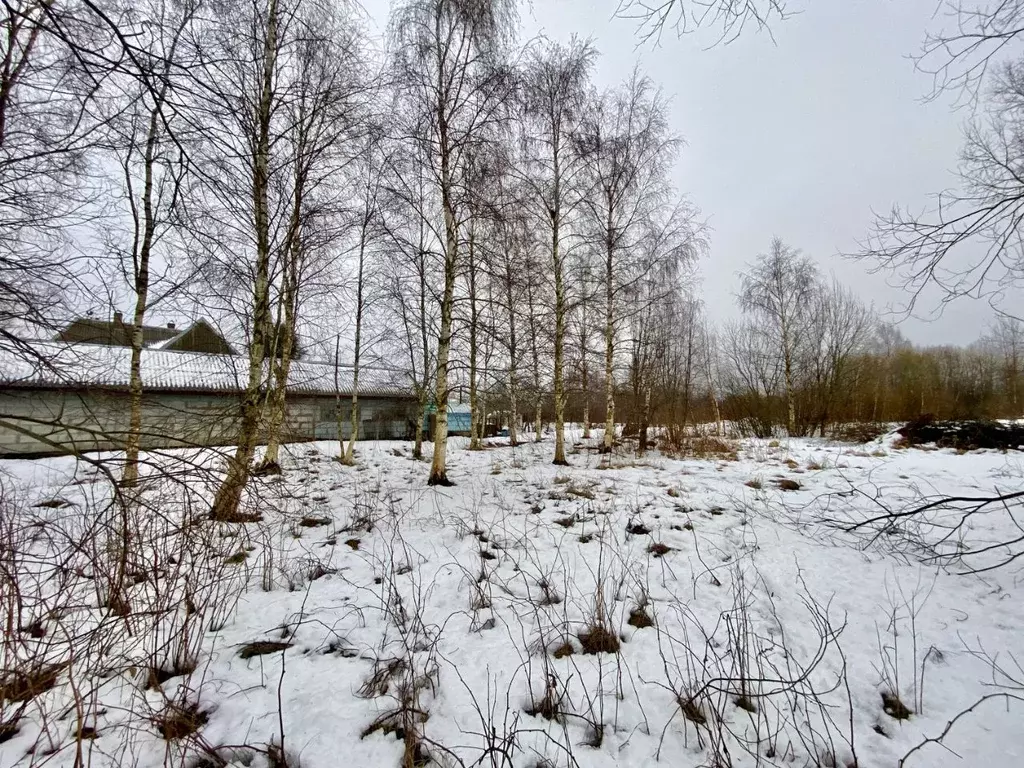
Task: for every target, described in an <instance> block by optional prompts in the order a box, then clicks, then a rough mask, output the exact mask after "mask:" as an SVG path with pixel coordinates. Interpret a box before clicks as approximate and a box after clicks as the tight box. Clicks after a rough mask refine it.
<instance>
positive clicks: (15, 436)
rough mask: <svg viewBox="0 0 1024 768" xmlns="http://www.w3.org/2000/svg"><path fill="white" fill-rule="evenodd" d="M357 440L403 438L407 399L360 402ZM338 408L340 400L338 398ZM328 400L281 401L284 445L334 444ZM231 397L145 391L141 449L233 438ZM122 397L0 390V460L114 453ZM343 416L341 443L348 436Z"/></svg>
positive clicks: (121, 432)
mask: <svg viewBox="0 0 1024 768" xmlns="http://www.w3.org/2000/svg"><path fill="white" fill-rule="evenodd" d="M360 402H361V406H362V407H361V408H360V416H361V420H362V422H361V430H360V431H361V435H360V437H361V438H363V437H369V438H379V439H388V438H402V437H405V436H406V432H407V421H406V415H405V414H406V412H407V411H408V410H409V408H410V407H413V408H414V406H410V405H409V404H408V403H407V401H403V400H399V399H395V400H388V399H372V398H368V399H366V401H365V402H364V401H362V400H361V401H360ZM342 405H343V407H347V403H346V402H345V401H344V400H342ZM335 414H336V404H335V399H334V398H333V397H312V396H303V397H296V398H289V400H288V402H287V410H286V418H285V424H284V427H283V430H282V431H283V439H284V440H285V441H286V442H298V441H303V440H313V439H329V440H331V439H337V418H336V415H335ZM239 415H240V400H239V396H238V394H237V393H225V394H190V393H149V394H147V395H146V396H145V400H144V403H143V413H142V424H143V434H142V447H143V448H144V449H145V448H175V447H186V446H215V445H230V444H232V443H233V442H234V441H235V439H236V436H237V434H238V422H239ZM128 422H129V400H128V395H127V393H126V392H115V391H105V390H82V391H77V390H13V389H10V390H0V456H15V455H33V454H35V455H40V454H57V453H65V452H68V451H72V452H83V451H95V450H120V449H121V448H123V446H124V440H125V436H126V435H127V432H128ZM348 432H349V429H348V418H347V412H346V419H345V422H344V425H343V432H342V435H343V439H347V438H348Z"/></svg>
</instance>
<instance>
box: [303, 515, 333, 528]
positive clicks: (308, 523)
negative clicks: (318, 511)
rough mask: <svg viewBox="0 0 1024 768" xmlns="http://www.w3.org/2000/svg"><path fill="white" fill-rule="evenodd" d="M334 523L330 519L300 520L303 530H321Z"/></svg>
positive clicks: (312, 518) (308, 518) (306, 518)
mask: <svg viewBox="0 0 1024 768" xmlns="http://www.w3.org/2000/svg"><path fill="white" fill-rule="evenodd" d="M333 522H334V521H333V520H331V518H329V517H304V518H302V519H301V520H299V525H301V526H302V527H303V528H319V527H320V526H323V525H330V524H331V523H333Z"/></svg>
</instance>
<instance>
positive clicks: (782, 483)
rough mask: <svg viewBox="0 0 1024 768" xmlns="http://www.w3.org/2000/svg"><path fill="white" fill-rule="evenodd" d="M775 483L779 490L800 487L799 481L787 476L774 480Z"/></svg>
mask: <svg viewBox="0 0 1024 768" xmlns="http://www.w3.org/2000/svg"><path fill="white" fill-rule="evenodd" d="M775 485H776V486H778V488H779V490H780V491H799V490H800V487H801V486H800V483H798V482H797V481H796V480H792V479H791V478H788V477H780V478H779V479H778V480H776V481H775Z"/></svg>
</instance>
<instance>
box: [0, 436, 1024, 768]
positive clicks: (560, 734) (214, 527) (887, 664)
mask: <svg viewBox="0 0 1024 768" xmlns="http://www.w3.org/2000/svg"><path fill="white" fill-rule="evenodd" d="M426 448H427V450H428V451H429V444H428V445H427V446H426ZM465 448H466V444H465V442H464V441H462V440H460V439H455V440H453V441H452V443H451V444H450V445H449V451H450V453H449V475H450V477H451V479H452V480H453V481H454V482H455V483H456V485H455V486H454V487H452V488H443V489H428V488H425V487H424V480H425V478H426V475H427V471H428V465H427V464H426V463H424V462H417V461H413V460H412V459H411V457H410V454H411V445H410V444H407V443H396V442H381V443H363V444H360V445H359V446H358V451H357V457H358V463H357V466H354V467H345V466H342V465H340V464H338V463H336V462H334V461H332V458H331V457H332V456H333V455H334V454H335V453H336V451H337V444H336V443H334V444H331V443H316V444H301V445H293V446H290V447H289V451H288V453H287V455H286V456H285V461H284V462H283V465H284V470H285V471H284V475H283V477H281V478H275V477H271V478H261V479H259V480H258V481H257V483H256V486H255V488H254V492H253V494H251V496H250V498H249V499H248V507H247V510H248V511H249V512H251V513H252V514H253V516H254V518H256V517H259V518H260V519H259V520H255V519H254V520H253V521H252V522H248V523H234V524H220V523H214V522H212V521H209V520H207V519H205V518H204V516H203V513H204V512H205V510H204V508H203V503H204V501H203V500H204V498H208V494H209V490H210V488H212V487H213V486H212V483H213V481H214V480H215V478H214V477H212V476H210V475H208V474H207V469H206V468H208V467H211V466H216V464H215V457H214V455H213V454H212V453H211V452H204V453H193V454H187V453H185V452H177V453H173V454H167V455H164V456H160V457H155V456H154V457H151V460H152V462H153V463H154V464H159V465H160V467H161V469H162V470H163V472H162V476H161V477H160V478H159V479H156V478H155V477H151V480H150V482H149V484H148V485H147V486H146V489H145V491H144V498H143V501H142V508H143V510H145V512H143V513H139V514H137V515H136V516H135V518H133V519H132V520H131V521H130V525H129V527H130V536H131V539H132V541H133V542H134V546H135V551H136V552H138V553H140V554H137V555H135V556H133V557H132V561H131V562H129V563H125V564H123V568H124V570H125V571H126V573H127V574H128V577H129V584H130V586H129V587H128V588H127V592H126V593H125V594H126V597H125V598H124V601H126V602H127V606H122V607H121V609H120V610H118V605H120V604H118V605H111V600H110V599H109V594H110V590H111V587H110V584H111V582H112V581H113V580H114V579H115V575H114V572H115V571H116V570H117V567H118V566H117V563H118V561H119V560H118V557H117V556H116V555H115V554H113V553H115V552H117V551H119V550H117V543H118V535H119V534H118V531H120V530H122V529H121V528H120V527H119V525H120V522H123V520H122V519H121V518H120V517H119V516H118V515H119V513H115V512H113V511H112V510H113V509H114V508H112V507H110V506H109V504H108V500H109V499H110V497H111V485H110V484H109V482H108V481H107V479H106V478H105V476H104V475H103V473H102V467H98V466H94V465H92V464H90V463H87V462H78V463H76V462H75V461H74V460H72V459H45V460H36V461H4V462H0V475H2V478H3V479H2V485H3V502H4V506H3V520H2V524H3V530H2V531H0V534H2V542H0V545H2V546H3V547H4V552H3V567H4V569H5V572H4V573H3V574H0V578H2V579H3V581H2V582H0V588H2V589H3V590H4V591H5V594H3V595H0V602H2V604H3V605H2V610H3V617H4V620H5V621H6V622H7V623H6V626H5V640H4V647H3V654H4V655H3V663H4V669H5V670H11V669H12V668H15V667H16V668H17V669H18V670H19V672H18V673H17V674H14V673H11V672H8V674H6V676H5V677H4V678H3V679H0V698H2V699H3V701H2V703H0V742H2V743H0V766H3V767H4V768H6V767H7V766H29V765H53V766H72V765H93V766H127V765H131V766H139V767H140V768H143V767H148V766H158V765H182V766H189V767H190V768H191V767H194V766H195V767H197V766H215V765H245V766H268V765H275V766H280V765H289V766H292V768H296V767H297V766H302V768H333V767H334V766H345V765H352V766H358V768H378V767H379V768H393V767H394V766H399V765H401V766H412V765H429V764H436V765H453V766H456V765H465V766H470V765H480V766H517V767H519V766H522V767H524V768H527V767H528V768H534V767H535V766H584V767H587V766H595V767H600V766H630V767H632V766H638V767H639V766H648V765H654V764H665V765H671V766H681V767H682V768H689V767H690V766H729V765H733V766H761V765H764V766H767V765H779V766H843V767H844V768H849V767H850V766H854V765H856V766H859V767H860V768H872V767H873V766H897V765H900V764H901V763H900V761H901V759H902V758H904V756H906V755H908V753H911V754H909V756H908V757H907V759H906V761H905V763H903V764H905V765H907V766H919V767H920V768H933V767H936V766H993V767H995V766H1014V765H1024V727H1022V725H1024V671H1022V669H1021V667H1020V666H1018V662H1019V663H1021V664H1024V589H1022V585H1021V583H1020V582H1021V574H1020V565H1019V564H1018V562H1017V561H1014V560H1013V559H1012V558H1013V556H1014V555H1015V553H1016V552H1018V551H1020V547H1019V545H1015V544H1012V543H1007V542H1013V541H1014V540H1016V539H1020V538H1021V537H1022V535H1024V534H1022V530H1024V529H1021V528H1018V527H1017V524H1016V522H1015V521H1014V510H1015V507H1014V505H1013V504H1012V503H1008V504H995V505H987V506H984V507H982V508H981V509H980V511H979V512H978V513H976V514H974V515H970V516H968V517H967V518H966V520H965V521H964V516H963V513H962V512H957V511H955V510H952V509H949V508H948V506H938V507H935V508H932V509H929V510H926V511H924V512H922V513H921V514H919V515H915V516H913V517H907V518H898V519H893V518H891V517H890V516H889V515H890V513H898V512H900V511H903V510H906V509H909V508H912V507H915V506H922V505H924V504H926V503H927V502H928V501H929V500H930V499H932V498H935V497H938V496H944V495H956V496H963V497H981V496H986V495H992V494H995V493H1006V492H1009V491H1017V490H1020V489H1021V483H1022V477H1024V474H1022V455H1021V454H1013V453H1011V454H1001V453H995V452H979V453H971V454H963V455H958V454H956V453H955V452H953V451H946V450H919V449H909V450H906V449H899V448H896V447H894V446H893V444H892V440H891V438H883V439H881V440H879V441H877V442H875V443H871V444H868V445H850V444H838V443H827V442H824V441H817V440H788V441H786V440H783V441H781V442H775V441H772V442H768V441H759V440H744V441H738V442H734V443H732V444H729V445H714V444H713V443H712V444H711V445H701V446H698V450H697V453H699V454H700V455H699V456H689V457H680V458H670V457H668V456H665V455H662V454H660V453H658V452H650V453H649V454H648V455H647V456H645V457H643V458H636V457H635V456H634V455H632V454H630V453H628V452H626V451H625V449H623V453H622V454H621V455H620V454H616V455H615V456H614V457H613V458H612V459H611V461H610V463H608V462H607V461H604V462H603V461H602V457H600V456H599V455H598V454H597V453H595V452H594V451H592V450H590V449H589V448H588V447H585V446H577V448H576V450H574V451H573V453H572V454H571V455H570V457H569V458H570V461H571V462H572V466H571V467H568V468H565V467H554V466H551V465H550V463H549V461H550V456H551V453H552V446H551V444H550V443H549V442H544V443H541V444H527V445H522V446H519V447H517V448H514V449H513V448H511V447H509V446H507V445H494V446H492V447H490V448H488V449H487V450H485V451H481V452H469V451H467V450H466V449H465ZM150 471H151V475H152V474H153V469H152V468H151V470H150ZM972 506H977V503H976V502H971V501H965V502H961V503H960V507H961V508H962V509H969V508H971V507H972ZM1016 509H1017V510H1018V511H1020V507H1019V506H1018V507H1016ZM961 521H964V522H963V524H962V525H958V523H960V522H961ZM1022 522H1024V521H1022ZM1015 547H1016V549H1015ZM1020 562H1021V563H1024V558H1022V560H1021V561H1020ZM15 583H16V585H17V592H18V594H17V595H16V594H15ZM983 697H989V698H987V699H985V700H984V701H983V702H982V703H981V704H980V705H978V707H977V708H976V709H975V710H974V711H972V712H970V713H968V714H965V715H963V716H962V717H960V718H959V719H957V720H956V721H955V722H954V724H953V725H952V726H951V727H949V728H948V733H946V734H945V735H944V736H943V732H944V730H945V729H947V723H949V722H950V721H951V720H953V719H954V718H956V717H957V715H958V714H960V713H961V712H963V711H964V710H966V709H967V708H968V707H971V706H972V705H973V704H975V702H978V701H979V700H980V699H982V698H983ZM1017 697H1020V698H1017ZM940 737H942V738H941V743H939V739H940ZM928 739H934V740H936V741H933V742H931V743H925V742H926V740H928ZM282 747H283V748H282ZM917 747H920V748H919V749H917V750H916V751H913V752H912V750H915V748H917Z"/></svg>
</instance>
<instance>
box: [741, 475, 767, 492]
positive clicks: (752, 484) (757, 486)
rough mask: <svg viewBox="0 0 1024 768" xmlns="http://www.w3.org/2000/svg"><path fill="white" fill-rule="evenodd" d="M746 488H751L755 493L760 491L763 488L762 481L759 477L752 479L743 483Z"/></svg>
mask: <svg viewBox="0 0 1024 768" xmlns="http://www.w3.org/2000/svg"><path fill="white" fill-rule="evenodd" d="M744 485H745V486H747V488H753V489H754V490H755V491H760V490H761V489H762V488H764V481H762V480H761V478H760V477H752V478H750V479H749V480H747V482H745V483H744Z"/></svg>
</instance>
